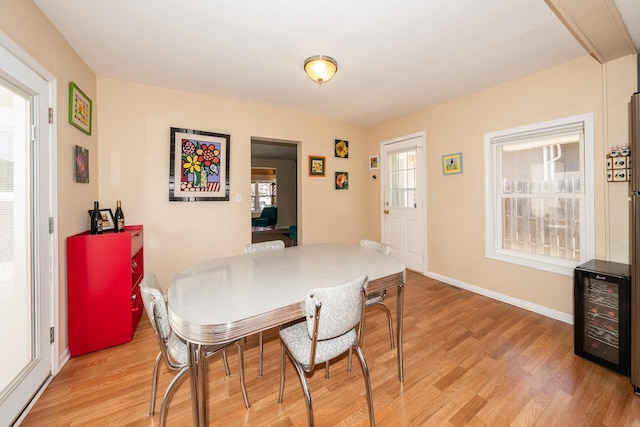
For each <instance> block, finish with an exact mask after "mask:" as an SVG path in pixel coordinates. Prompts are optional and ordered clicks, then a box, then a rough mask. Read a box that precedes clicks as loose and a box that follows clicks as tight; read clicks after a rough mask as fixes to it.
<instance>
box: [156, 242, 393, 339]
mask: <svg viewBox="0 0 640 427" xmlns="http://www.w3.org/2000/svg"><path fill="white" fill-rule="evenodd" d="M362 274H365V275H367V276H368V279H369V284H368V287H367V292H369V293H371V292H375V291H377V290H382V289H387V288H391V287H394V286H398V285H401V284H403V283H404V280H405V266H404V265H403V264H402V263H400V262H398V261H397V260H395V259H393V258H391V257H389V256H386V255H384V254H382V253H380V252H377V251H375V250H372V249H364V248H361V247H359V246H357V245H347V244H339V243H321V244H312V245H304V246H294V247H291V248H286V249H284V250H279V251H274V252H267V253H257V254H251V255H237V256H231V257H226V258H219V259H213V260H209V261H204V262H200V263H197V264H194V265H192V266H189V267H187V268H185V269H184V270H182V271H181V272H180V273H179V274H178V275H176V276H175V277H174V279H173V280H172V281H171V283H170V285H169V289H168V292H167V299H168V306H169V321H170V322H171V325H172V327H173V328H174V330H175V331H176V333H177V334H178V335H179V336H181V337H182V338H183V339H185V340H187V341H189V342H192V343H198V344H220V343H224V342H229V341H231V340H233V339H237V338H241V337H243V336H247V335H251V334H253V333H256V332H259V331H261V330H265V329H269V328H271V327H275V326H278V325H281V324H283V323H286V322H288V321H292V320H296V319H298V318H300V317H302V309H301V304H300V303H301V302H302V301H303V299H304V298H305V296H306V295H307V293H308V292H309V290H311V289H313V288H316V287H326V286H332V285H340V284H343V283H346V282H348V281H350V280H353V279H355V278H356V277H358V276H360V275H362Z"/></svg>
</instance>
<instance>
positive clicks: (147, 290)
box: [140, 273, 171, 340]
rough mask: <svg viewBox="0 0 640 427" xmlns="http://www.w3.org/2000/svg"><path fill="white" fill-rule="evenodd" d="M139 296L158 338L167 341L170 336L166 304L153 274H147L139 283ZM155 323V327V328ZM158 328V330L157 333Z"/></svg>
mask: <svg viewBox="0 0 640 427" xmlns="http://www.w3.org/2000/svg"><path fill="white" fill-rule="evenodd" d="M140 294H141V295H142V302H143V303H144V309H145V311H146V312H147V316H149V321H150V322H151V326H153V329H154V330H155V331H156V333H157V334H158V336H159V338H162V339H163V340H167V339H168V338H169V335H170V334H171V325H169V315H168V312H167V303H166V302H165V300H164V295H163V294H162V288H160V284H159V283H158V278H157V277H156V276H155V274H153V273H147V274H145V275H144V277H143V278H142V282H141V283H140ZM156 321H157V325H158V326H156ZM158 327H159V328H160V330H159V331H158Z"/></svg>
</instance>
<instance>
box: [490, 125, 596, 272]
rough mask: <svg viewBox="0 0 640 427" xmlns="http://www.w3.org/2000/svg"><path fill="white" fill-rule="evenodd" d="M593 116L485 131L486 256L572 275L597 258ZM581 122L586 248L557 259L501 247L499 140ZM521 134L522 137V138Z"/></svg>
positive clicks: (582, 233)
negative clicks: (575, 257)
mask: <svg viewBox="0 0 640 427" xmlns="http://www.w3.org/2000/svg"><path fill="white" fill-rule="evenodd" d="M593 117H594V115H593V113H585V114H580V115H576V116H570V117H565V118H561V119H556V120H550V121H546V122H541V123H534V124H530V125H525V126H520V127H516V128H511V129H505V130H500V131H496V132H490V133H486V134H485V135H484V159H485V256H486V257H487V258H490V259H495V260H499V261H504V262H508V263H511V264H516V265H521V266H524V267H530V268H535V269H538V270H543V271H548V272H552V273H557V274H562V275H565V276H573V270H574V268H575V267H576V266H578V265H580V264H582V263H584V262H586V261H588V260H590V259H592V258H594V257H595V218H594V215H595V202H594V200H595V198H594V118H593ZM580 122H581V123H582V125H583V132H584V142H583V148H582V152H581V153H580V157H581V159H582V165H581V168H582V169H583V172H584V195H583V196H582V198H581V203H580V224H581V225H580V240H581V242H583V243H584V248H583V249H582V250H581V251H580V260H579V261H572V260H568V259H561V258H555V257H552V256H547V255H539V254H532V253H528V252H520V251H517V250H513V249H504V248H502V230H503V217H504V215H502V207H501V206H502V198H501V197H500V192H499V186H500V185H501V183H500V182H499V180H500V177H501V168H502V164H501V163H500V161H499V159H498V156H497V148H496V147H497V146H498V145H504V143H500V144H498V143H497V142H496V140H505V139H512V140H513V143H516V142H518V141H523V140H525V139H527V138H526V136H527V135H532V134H535V133H540V132H543V131H553V130H554V129H555V130H556V131H557V132H560V130H561V129H562V128H566V127H568V126H571V125H574V124H578V123H580ZM519 136H520V138H519Z"/></svg>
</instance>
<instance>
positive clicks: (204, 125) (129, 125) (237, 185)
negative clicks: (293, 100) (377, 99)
mask: <svg viewBox="0 0 640 427" xmlns="http://www.w3.org/2000/svg"><path fill="white" fill-rule="evenodd" d="M98 104H99V110H100V135H99V145H100V148H99V158H100V202H101V203H105V204H107V205H108V204H111V205H115V201H116V200H117V199H121V200H122V204H123V210H124V212H125V216H126V220H127V223H128V224H143V225H144V227H145V239H144V244H145V271H147V272H149V271H153V272H154V273H156V274H157V275H158V278H159V279H160V281H161V283H162V285H163V286H164V287H165V288H166V287H167V286H168V284H169V281H170V280H171V278H172V277H173V276H174V275H175V274H176V273H177V272H178V271H179V270H180V269H181V268H183V267H185V266H186V265H188V264H190V263H193V262H195V261H200V260H204V259H207V258H215V257H222V256H228V255H235V254H239V253H241V252H242V248H243V247H244V245H245V244H247V243H249V242H250V241H251V213H250V193H249V191H250V183H251V137H252V136H253V137H256V136H258V137H260V138H263V139H264V138H266V139H273V140H286V141H300V144H301V150H300V151H301V156H302V157H301V159H298V165H299V172H298V173H299V176H298V182H299V188H300V190H299V191H300V200H299V206H300V211H299V213H298V216H299V218H301V228H302V229H303V230H304V233H303V234H302V236H301V237H302V239H303V242H302V243H304V244H308V243H314V242H323V241H332V242H347V243H356V242H357V241H358V240H359V239H362V238H364V237H366V235H367V231H368V229H369V224H368V221H367V212H366V207H367V199H368V194H367V191H366V189H367V186H366V185H367V184H366V183H367V177H368V174H367V172H368V170H367V162H366V158H367V157H366V156H367V139H366V135H367V134H366V129H365V128H364V127H361V126H356V125H352V124H349V123H345V122H340V121H337V120H332V119H328V118H323V117H319V116H312V115H308V114H302V113H299V112H296V111H291V110H283V109H278V108H274V107H270V106H264V105H256V104H249V103H245V102H240V101H233V100H228V99H221V98H215V97H210V96H204V95H199V94H194V93H185V92H179V91H174V90H168V89H162V88H158V87H153V86H146V85H142V84H134V83H128V82H124V81H118V80H113V79H108V78H98ZM172 126H173V127H182V128H187V129H196V130H202V131H209V132H217V133H223V134H229V135H231V146H230V154H231V170H230V174H229V175H230V179H231V185H230V187H231V191H230V201H228V202H169V186H168V182H169V131H170V128H171V127H172ZM336 138H339V139H346V140H348V141H349V148H350V154H349V158H348V159H342V158H335V157H334V154H333V144H334V139H336ZM310 154H312V155H321V156H326V158H327V164H326V177H324V178H319V177H309V176H308V171H307V163H308V161H307V159H308V156H309V155H310ZM114 163H116V164H117V163H119V167H113V165H114ZM114 169H116V171H114ZM342 170H346V171H348V172H349V178H350V185H349V190H347V191H336V190H335V189H334V184H333V176H334V172H335V171H342ZM238 194H239V195H240V196H241V197H242V202H240V203H238V202H236V195H238ZM87 225H88V223H87Z"/></svg>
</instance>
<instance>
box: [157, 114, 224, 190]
mask: <svg viewBox="0 0 640 427" xmlns="http://www.w3.org/2000/svg"><path fill="white" fill-rule="evenodd" d="M230 141H231V137H230V136H229V135H226V134H221V133H214V132H205V131H199V130H192V129H183V128H173V127H172V128H171V140H170V142H171V144H170V145H171V147H170V152H169V201H174V202H198V201H229V145H230Z"/></svg>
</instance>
